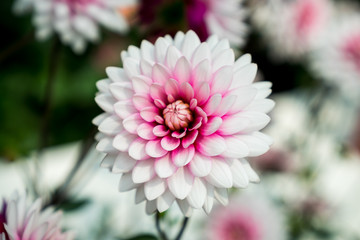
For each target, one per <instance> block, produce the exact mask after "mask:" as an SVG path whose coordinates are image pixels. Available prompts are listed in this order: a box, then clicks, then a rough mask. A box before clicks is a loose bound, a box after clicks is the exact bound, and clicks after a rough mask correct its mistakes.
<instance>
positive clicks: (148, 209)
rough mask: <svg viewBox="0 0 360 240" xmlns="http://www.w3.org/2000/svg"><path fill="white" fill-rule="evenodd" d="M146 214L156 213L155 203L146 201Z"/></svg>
mask: <svg viewBox="0 0 360 240" xmlns="http://www.w3.org/2000/svg"><path fill="white" fill-rule="evenodd" d="M145 210H146V214H149V215H150V214H153V213H154V212H155V211H156V201H155V200H153V201H146V209H145Z"/></svg>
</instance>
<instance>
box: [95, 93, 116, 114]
mask: <svg viewBox="0 0 360 240" xmlns="http://www.w3.org/2000/svg"><path fill="white" fill-rule="evenodd" d="M95 101H96V103H97V104H98V105H99V107H101V108H102V110H104V111H105V112H109V113H112V112H113V111H114V110H113V106H114V104H115V99H114V97H113V96H111V95H110V94H99V95H97V96H96V97H95Z"/></svg>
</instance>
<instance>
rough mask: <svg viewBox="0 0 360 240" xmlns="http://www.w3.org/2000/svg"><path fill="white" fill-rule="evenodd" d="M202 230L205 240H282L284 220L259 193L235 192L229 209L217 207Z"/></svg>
mask: <svg viewBox="0 0 360 240" xmlns="http://www.w3.org/2000/svg"><path fill="white" fill-rule="evenodd" d="M206 221H207V223H206V227H205V231H206V238H204V239H208V240H219V239H221V240H284V239H285V235H286V234H285V229H284V227H285V226H284V225H283V224H284V219H283V217H282V215H281V213H280V212H279V210H278V208H277V207H276V206H275V205H274V204H273V203H271V200H269V199H268V198H266V197H265V196H264V195H263V194H262V193H260V194H259V192H257V191H255V193H254V192H252V193H251V194H244V195H243V194H240V193H235V195H234V196H233V197H232V198H231V203H230V204H229V205H228V206H217V207H216V208H215V209H214V211H213V212H212V213H211V214H210V215H209V216H208V218H207V220H206Z"/></svg>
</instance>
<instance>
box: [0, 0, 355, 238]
mask: <svg viewBox="0 0 360 240" xmlns="http://www.w3.org/2000/svg"><path fill="white" fill-rule="evenodd" d="M14 2H15V1H1V2H0V29H1V36H2V37H1V38H0V46H1V47H0V76H1V78H0V196H1V197H8V196H9V195H10V194H11V192H13V191H14V190H19V191H24V189H28V191H30V192H31V193H32V195H34V196H41V197H43V198H45V199H46V202H47V204H48V205H53V206H54V207H56V208H60V209H62V210H63V211H64V213H65V221H64V227H65V228H66V229H71V230H72V231H74V232H76V235H77V239H156V231H155V229H154V223H153V217H152V216H146V215H145V213H144V206H142V205H141V206H138V205H134V203H133V200H134V196H133V195H134V194H133V193H126V194H124V193H121V194H120V193H118V192H117V184H118V183H117V182H118V178H119V177H118V176H117V175H113V174H108V173H107V171H106V170H104V169H99V167H98V166H99V164H100V160H99V159H100V157H101V156H99V154H98V153H96V152H95V151H94V150H93V148H92V144H93V143H94V142H93V138H94V135H95V133H96V129H95V127H94V126H93V125H92V119H93V118H94V117H96V116H97V115H98V114H99V113H101V110H100V109H99V108H98V107H97V105H96V103H95V101H94V97H95V94H96V91H97V90H96V85H95V83H96V82H97V81H98V80H100V79H103V78H105V77H106V74H105V68H106V67H107V66H121V64H122V63H121V60H120V52H121V51H122V50H125V49H127V47H128V46H129V45H135V46H139V45H140V43H141V40H142V39H148V40H149V41H153V40H154V39H156V38H157V37H158V36H162V35H164V34H171V35H173V34H174V33H176V32H177V31H178V30H183V31H186V30H187V29H188V28H192V27H191V24H189V19H188V17H189V10H188V9H189V6H192V4H195V2H196V1H194V0H183V1H181V0H156V1H155V0H141V1H138V2H136V3H135V4H133V5H131V7H127V8H125V9H124V8H121V9H120V8H119V9H117V11H118V12H119V14H122V15H123V16H124V19H125V20H126V21H127V24H128V25H129V29H128V31H127V32H125V33H122V34H116V33H114V32H111V31H108V30H107V29H105V28H102V29H101V30H100V35H101V40H99V41H98V42H97V43H96V44H88V46H87V47H86V50H85V51H84V52H83V53H81V54H77V53H74V51H73V50H72V49H71V48H69V47H68V46H64V45H62V44H61V42H60V41H59V40H58V36H57V35H56V34H54V35H53V36H52V37H50V38H49V39H48V40H46V41H38V40H37V37H36V33H35V27H34V25H33V22H34V19H33V16H32V14H31V10H30V12H29V13H28V14H23V15H18V14H15V13H14ZM240 2H241V3H242V5H241V8H242V9H243V10H244V18H243V22H244V24H245V26H246V30H244V33H243V36H242V38H243V39H244V40H243V43H241V44H240V43H238V44H233V47H234V49H235V51H236V54H237V56H240V55H241V54H243V53H250V54H251V55H252V59H253V62H255V63H257V64H258V67H259V72H258V75H257V79H258V81H262V80H266V81H271V82H272V83H273V88H272V89H273V94H272V95H271V98H272V99H274V100H275V102H276V106H275V109H274V110H273V111H272V112H271V114H270V116H271V118H272V121H271V123H270V125H269V126H268V127H267V128H266V129H265V131H264V132H266V133H267V134H269V135H270V136H271V137H273V139H274V144H273V146H272V147H271V149H270V151H269V152H268V153H266V154H265V155H263V156H261V157H257V158H254V159H250V163H251V164H252V165H253V166H254V169H255V170H256V171H257V172H258V173H259V174H260V177H261V179H262V181H261V183H260V184H258V185H251V186H250V187H249V188H248V189H246V190H239V191H235V190H234V191H233V200H231V201H230V202H231V204H230V206H229V207H228V210H229V209H230V210H231V209H233V211H235V212H236V211H239V216H244V218H245V219H247V220H246V221H245V220H244V221H245V222H247V223H246V224H244V223H239V224H240V225H239V226H240V227H239V228H241V229H242V230H241V231H242V232H244V236H245V237H244V236H243V237H239V236H238V237H233V238H232V239H239V240H242V239H244V240H245V239H249V240H258V239H259V240H260V239H264V240H269V239H270V240H271V239H274V240H281V239H303V240H311V239H339V240H340V239H344V240H356V239H360V227H359V223H360V206H359V204H358V203H359V201H360V191H359V186H360V114H359V113H360V112H359V110H360V87H359V86H360V20H359V19H360V1H359V0H338V1H335V0H271V1H265V0H247V1H239V6H240ZM194 30H196V29H194ZM199 34H200V33H199ZM49 79H51V80H49ZM218 208H219V209H220V210H219V211H214V214H212V215H210V216H209V217H207V216H205V214H203V213H200V212H199V213H197V214H195V216H194V217H193V218H192V219H191V220H190V221H191V222H190V226H189V228H188V229H186V232H185V236H184V239H190V240H191V239H194V240H197V239H210V237H208V236H207V234H208V232H211V231H210V230H209V229H211V228H212V227H211V226H213V225H214V222H215V223H217V224H220V222H221V221H222V222H226V220H223V218H224V216H221V214H216V213H217V212H221V211H225V210H224V209H222V210H221V207H220V206H219V207H218ZM223 208H224V207H223ZM234 209H235V210H234ZM249 209H252V210H251V211H250V210H249ZM244 212H245V213H244ZM242 214H243V215H242ZM229 215H230V213H229ZM164 218H166V219H168V221H167V224H168V225H169V226H168V229H174V228H175V230H174V231H175V232H176V227H178V226H177V224H178V221H179V219H180V215H179V214H178V210H177V209H172V210H170V211H169V212H168V213H167V214H166V216H164ZM239 218H240V217H239ZM249 219H252V220H251V221H250V220H249ZM85 222H86V225H85V224H84V223H85ZM139 223H140V224H139ZM215 225H216V224H215ZM249 229H250V230H249ZM251 229H252V230H251ZM254 229H255V230H254ZM256 229H257V230H256ZM169 231H170V232H171V231H172V230H169ZM254 231H255V232H257V234H252V235H251V234H250V233H248V232H254ZM245 233H246V234H248V235H246V234H245ZM246 236H247V237H246ZM229 239H230V238H229Z"/></svg>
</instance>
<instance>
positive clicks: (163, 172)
mask: <svg viewBox="0 0 360 240" xmlns="http://www.w3.org/2000/svg"><path fill="white" fill-rule="evenodd" d="M176 169H177V167H176V166H175V165H174V164H173V163H172V161H171V159H170V154H167V155H165V156H164V157H162V158H158V159H156V161H155V171H156V174H157V175H158V176H159V177H160V178H168V177H170V176H171V175H173V174H174V173H175V171H176Z"/></svg>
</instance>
